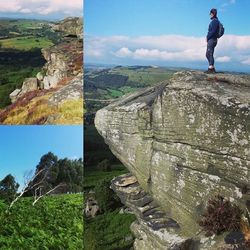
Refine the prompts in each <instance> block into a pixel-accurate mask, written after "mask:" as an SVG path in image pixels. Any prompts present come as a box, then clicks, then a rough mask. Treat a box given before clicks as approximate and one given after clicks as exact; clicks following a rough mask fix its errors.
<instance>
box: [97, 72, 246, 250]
mask: <svg viewBox="0 0 250 250" xmlns="http://www.w3.org/2000/svg"><path fill="white" fill-rule="evenodd" d="M95 125H96V128H97V130H98V132H99V133H100V134H101V135H102V136H103V138H104V139H105V142H106V143H107V144H108V145H109V147H110V149H111V150H112V152H113V153H114V155H116V156H117V158H118V159H120V160H121V162H122V163H123V164H124V165H125V166H126V167H127V168H128V169H129V171H130V172H131V174H132V175H133V176H134V177H135V178H136V180H137V181H138V184H139V185H140V187H141V188H142V190H143V192H146V193H147V194H148V195H150V197H151V198H152V201H153V202H154V203H155V204H157V207H159V209H160V210H161V211H162V212H163V213H164V214H166V216H167V217H168V218H171V219H172V220H174V221H175V222H176V223H177V225H178V226H179V227H180V228H179V229H178V232H177V234H178V235H179V237H181V240H180V238H178V237H174V238H171V237H172V236H173V235H172V236H170V235H169V234H167V235H166V233H165V236H161V235H160V232H162V230H161V229H156V230H154V234H152V230H151V229H149V227H148V226H147V225H146V224H145V223H144V222H145V221H144V222H143V220H139V222H137V223H139V225H140V227H143V228H144V229H143V230H141V231H140V233H139V234H138V230H137V233H136V238H137V241H135V246H134V247H135V249H139V248H140V247H136V245H137V246H139V245H138V241H141V245H140V246H144V245H145V246H146V245H147V244H148V245H150V244H151V245H152V246H155V245H157V244H158V243H159V242H161V246H162V248H161V247H160V246H158V249H175V248H174V246H175V247H176V244H177V245H178V242H182V243H181V244H184V243H185V242H188V240H190V239H192V240H193V241H195V242H198V245H197V249H219V248H217V247H218V246H219V245H220V244H222V243H223V242H224V238H223V237H224V236H223V237H217V238H215V239H213V238H212V239H213V240H212V239H211V238H206V237H205V238H204V236H202V233H201V231H202V230H201V228H200V226H199V224H198V221H199V219H200V217H201V215H202V214H203V213H204V211H205V208H206V205H207V202H208V200H209V199H211V198H213V197H215V196H216V195H221V196H223V197H225V198H227V199H228V200H230V201H231V202H232V203H235V204H237V205H238V206H239V207H240V208H241V209H242V211H243V213H244V216H246V217H247V216H249V203H250V182H249V180H250V142H249V141H250V76H248V75H243V74H242V75H240V74H239V75H236V74H216V75H207V74H204V73H202V72H198V71H184V72H178V73H176V74H175V75H174V77H173V78H172V79H171V80H170V81H168V82H163V83H161V84H158V85H157V86H155V87H150V88H146V89H142V90H139V91H137V92H135V93H132V94H128V95H126V96H124V97H122V98H120V99H118V100H117V101H115V102H113V103H111V104H110V105H109V106H107V107H105V108H103V109H101V110H99V111H98V112H97V114H96V117H95ZM125 179H126V178H125ZM112 183H113V184H112V185H113V189H114V190H117V189H118V191H119V185H118V188H117V185H115V183H117V179H114V180H113V182H112ZM119 196H120V197H122V195H121V193H120V195H119ZM152 201H150V202H152ZM126 202H127V199H125V200H124V203H126ZM150 202H149V203H150ZM154 203H153V207H150V206H149V208H148V209H146V211H147V210H150V209H153V208H154V206H155V205H154ZM128 204H131V202H128ZM139 217H140V216H139ZM140 218H141V217H140ZM133 227H134V226H133ZM145 228H147V230H146V229H145ZM135 231H136V230H135ZM175 231H176V229H175ZM168 233H169V231H168ZM175 234H176V232H175ZM164 237H165V238H164ZM194 237H195V240H194ZM197 237H198V238H197ZM169 238H171V239H172V240H171V241H169ZM175 239H176V241H175ZM145 240H146V241H147V244H144V245H143V243H142V242H143V241H145ZM149 242H150V243H149ZM144 243H145V242H144ZM185 244H186V243H185ZM185 244H184V245H185ZM193 244H194V243H190V244H188V246H189V248H188V247H187V248H181V249H196V248H195V247H194V245H193ZM223 244H224V243H223ZM186 246H187V245H186ZM179 247H183V245H179ZM190 247H191V248H190ZM148 249H150V247H149V248H148ZM176 249H179V248H176Z"/></svg>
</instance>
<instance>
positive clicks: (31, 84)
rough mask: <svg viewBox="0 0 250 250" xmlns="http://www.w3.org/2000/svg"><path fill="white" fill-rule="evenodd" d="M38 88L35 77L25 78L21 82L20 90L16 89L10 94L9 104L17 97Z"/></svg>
mask: <svg viewBox="0 0 250 250" xmlns="http://www.w3.org/2000/svg"><path fill="white" fill-rule="evenodd" d="M38 88H39V84H38V81H37V78H36V77H30V78H26V79H25V80H24V81H23V85H22V88H21V89H16V90H14V91H13V92H12V93H11V94H10V99H11V102H12V103H14V102H15V101H16V100H17V99H18V98H19V97H21V96H23V95H24V94H26V93H28V92H30V91H34V90H37V89H38Z"/></svg>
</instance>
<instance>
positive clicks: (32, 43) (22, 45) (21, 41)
mask: <svg viewBox="0 0 250 250" xmlns="http://www.w3.org/2000/svg"><path fill="white" fill-rule="evenodd" d="M0 44H1V47H2V49H16V50H31V49H34V48H48V47H51V46H52V45H53V43H52V42H51V41H50V40H49V39H48V38H45V37H42V38H36V37H32V36H26V37H15V38H9V39H3V40H0Z"/></svg>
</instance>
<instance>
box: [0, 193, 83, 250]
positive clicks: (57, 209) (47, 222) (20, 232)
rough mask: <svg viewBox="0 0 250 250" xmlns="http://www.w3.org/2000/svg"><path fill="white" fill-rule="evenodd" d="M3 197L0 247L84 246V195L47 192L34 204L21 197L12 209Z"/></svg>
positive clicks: (63, 247)
mask: <svg viewBox="0 0 250 250" xmlns="http://www.w3.org/2000/svg"><path fill="white" fill-rule="evenodd" d="M6 209H7V204H5V203H4V202H3V201H0V221H1V223H0V249H5V250H12V249H13V250H17V249H20V250H22V249H27V250H33V249H34V250H37V249H41V250H42V249H44V250H47V249H55V250H56V249H58V250H60V249H62V250H65V249H69V250H75V249H83V195H82V194H67V195H56V196H48V197H44V198H42V199H41V200H39V201H38V202H37V203H36V204H35V205H34V206H32V198H21V199H20V200H19V201H17V202H16V203H15V204H14V206H13V207H12V208H11V210H10V211H8V212H6Z"/></svg>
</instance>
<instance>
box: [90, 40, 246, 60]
mask: <svg viewBox="0 0 250 250" xmlns="http://www.w3.org/2000/svg"><path fill="white" fill-rule="evenodd" d="M85 38H86V40H85V55H86V56H87V57H88V60H89V61H91V58H93V56H94V57H95V59H97V58H98V59H100V60H102V61H107V62H108V61H110V60H111V59H119V60H120V61H121V60H126V61H128V60H131V62H135V63H136V61H137V60H140V61H145V62H147V61H166V62H167V61H169V62H175V61H176V62H198V63H199V62H206V57H205V54H206V42H205V38H204V37H189V36H180V35H162V36H138V37H128V36H110V37H93V36H85ZM246 54H250V36H236V35H224V36H223V37H222V38H220V39H219V41H218V45H217V46H216V48H215V56H216V62H220V63H226V62H230V63H244V64H247V63H248V59H246V56H245V55H246ZM93 59H94V58H93Z"/></svg>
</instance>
